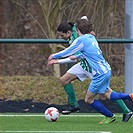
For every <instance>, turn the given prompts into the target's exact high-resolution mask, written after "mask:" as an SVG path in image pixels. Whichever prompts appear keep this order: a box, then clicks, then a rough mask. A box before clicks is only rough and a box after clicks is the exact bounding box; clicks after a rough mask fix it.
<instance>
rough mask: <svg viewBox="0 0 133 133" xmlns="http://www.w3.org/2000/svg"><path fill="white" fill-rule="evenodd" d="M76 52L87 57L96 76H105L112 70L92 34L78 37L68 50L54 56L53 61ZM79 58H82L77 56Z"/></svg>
mask: <svg viewBox="0 0 133 133" xmlns="http://www.w3.org/2000/svg"><path fill="white" fill-rule="evenodd" d="M76 52H81V53H82V54H81V55H83V56H84V57H85V59H86V60H87V62H88V64H89V66H90V67H91V69H92V70H93V71H94V73H95V74H96V73H98V74H104V73H107V72H108V71H109V70H111V67H110V65H109V64H108V62H107V61H106V60H105V59H104V57H103V55H102V51H101V50H100V48H99V45H98V42H97V41H96V39H95V37H94V36H93V35H91V34H85V35H82V36H80V37H78V38H77V39H75V40H74V42H73V43H72V44H71V45H70V46H69V47H68V48H66V49H65V50H63V51H60V52H58V53H56V54H53V59H55V58H62V57H68V56H70V55H73V54H75V53H76ZM78 57H80V55H77V58H78Z"/></svg>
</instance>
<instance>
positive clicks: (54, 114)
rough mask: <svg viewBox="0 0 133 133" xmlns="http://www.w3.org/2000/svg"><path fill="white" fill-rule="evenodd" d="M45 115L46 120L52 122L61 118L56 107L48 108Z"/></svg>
mask: <svg viewBox="0 0 133 133" xmlns="http://www.w3.org/2000/svg"><path fill="white" fill-rule="evenodd" d="M44 115H45V118H46V120H47V121H50V122H55V121H57V120H58V119H59V117H60V113H59V110H58V109H57V108H55V107H49V108H47V109H46V111H45V113H44Z"/></svg>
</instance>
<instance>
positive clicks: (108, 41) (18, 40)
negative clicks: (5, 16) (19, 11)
mask: <svg viewBox="0 0 133 133" xmlns="http://www.w3.org/2000/svg"><path fill="white" fill-rule="evenodd" d="M97 41H98V42H99V43H133V39H116V38H112V39H97ZM0 43H12V44H15V43H68V41H65V40H63V39H0Z"/></svg>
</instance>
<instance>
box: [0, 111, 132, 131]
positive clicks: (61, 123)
mask: <svg viewBox="0 0 133 133" xmlns="http://www.w3.org/2000/svg"><path fill="white" fill-rule="evenodd" d="M101 119H102V116H101V115H99V114H90V113H89V114H88V113H86V114H83V113H80V114H78V113H75V114H72V115H60V118H59V120H58V121H57V122H48V121H46V120H45V118H44V115H43V114H24V113H21V114H11V113H10V114H7V113H1V115H0V133H5V132H10V133H18V132H20V133H23V132H25V133H29V132H30V133H35V132H36V133H39V132H42V133H43V132H44V133H55V132H56V133H77V132H78V133H79V132H80V133H103V131H104V132H105V133H106V132H108V133H109V132H111V133H132V131H133V118H132V119H131V120H130V121H129V122H127V123H125V122H122V121H121V119H122V114H117V115H116V121H115V122H113V123H110V124H106V125H99V124H98V122H99V121H101ZM92 131H93V132H92ZM94 131H95V132H94Z"/></svg>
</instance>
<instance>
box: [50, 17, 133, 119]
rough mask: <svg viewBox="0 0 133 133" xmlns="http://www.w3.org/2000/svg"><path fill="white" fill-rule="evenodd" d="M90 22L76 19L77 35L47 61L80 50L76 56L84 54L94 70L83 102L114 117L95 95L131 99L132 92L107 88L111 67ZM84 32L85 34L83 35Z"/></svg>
mask: <svg viewBox="0 0 133 133" xmlns="http://www.w3.org/2000/svg"><path fill="white" fill-rule="evenodd" d="M89 26H90V22H89V21H84V20H78V21H77V33H78V35H79V36H80V37H78V38H77V39H76V40H75V41H74V42H73V43H72V44H71V45H70V46H69V47H68V48H66V49H65V50H63V51H61V52H59V53H56V54H52V55H50V56H49V58H48V62H50V61H51V60H52V59H57V58H63V57H68V56H70V55H73V54H74V53H76V52H78V51H80V52H81V53H82V54H80V55H77V56H76V58H79V57H80V56H84V57H85V58H86V60H87V61H88V63H89V65H90V67H91V68H92V70H93V71H94V72H95V74H94V76H93V78H92V81H91V83H90V86H89V88H88V91H87V93H86V96H85V102H86V103H88V104H89V105H90V106H91V107H93V108H94V109H95V110H97V111H98V112H99V113H101V114H103V115H105V116H106V117H107V118H108V119H112V122H113V119H114V115H113V113H112V112H110V111H109V110H108V109H107V108H106V107H105V106H104V105H103V104H102V103H101V102H99V101H98V100H95V96H96V95H97V94H99V95H100V96H101V97H103V96H104V97H105V98H107V99H110V100H118V99H128V100H130V101H133V94H130V95H128V94H124V93H116V92H113V91H112V90H111V89H110V88H109V84H110V77H111V67H110V65H109V64H108V62H107V61H106V60H105V59H104V58H103V55H102V51H101V50H100V48H99V45H98V43H97V41H96V39H95V37H94V36H93V35H91V34H88V33H90V29H89ZM84 34H85V35H84Z"/></svg>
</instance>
